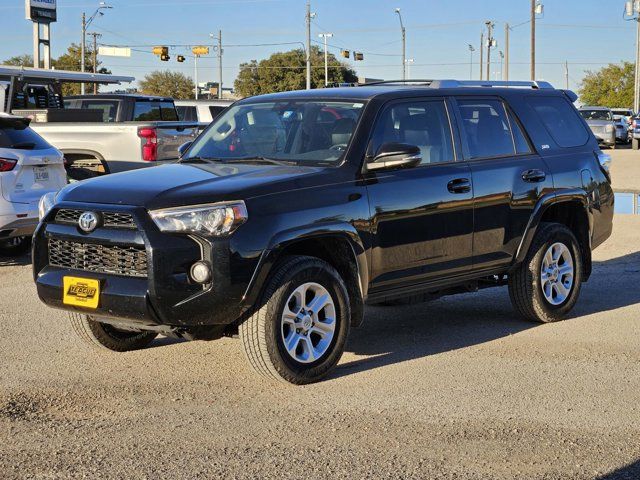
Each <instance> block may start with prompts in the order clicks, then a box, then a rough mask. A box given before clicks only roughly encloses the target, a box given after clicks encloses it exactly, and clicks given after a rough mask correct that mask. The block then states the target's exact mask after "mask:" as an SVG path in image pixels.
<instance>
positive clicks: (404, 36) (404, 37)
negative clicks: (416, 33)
mask: <svg viewBox="0 0 640 480" xmlns="http://www.w3.org/2000/svg"><path fill="white" fill-rule="evenodd" d="M396 13H397V14H398V19H400V31H401V33H402V80H406V79H407V31H406V29H405V28H404V23H403V22H402V13H401V12H400V9H399V8H396Z"/></svg>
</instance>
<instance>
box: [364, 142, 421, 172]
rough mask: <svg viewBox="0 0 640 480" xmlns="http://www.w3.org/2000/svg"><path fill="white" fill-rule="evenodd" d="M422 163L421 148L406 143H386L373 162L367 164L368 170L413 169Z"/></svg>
mask: <svg viewBox="0 0 640 480" xmlns="http://www.w3.org/2000/svg"><path fill="white" fill-rule="evenodd" d="M421 161H422V154H421V152H420V148H419V147H417V146H415V145H409V144H406V143H385V144H383V145H382V146H381V147H380V148H379V149H378V151H377V152H376V155H375V157H374V158H373V160H372V161H370V162H369V163H367V170H368V171H373V170H391V169H397V168H412V167H415V166H417V165H420V162H421Z"/></svg>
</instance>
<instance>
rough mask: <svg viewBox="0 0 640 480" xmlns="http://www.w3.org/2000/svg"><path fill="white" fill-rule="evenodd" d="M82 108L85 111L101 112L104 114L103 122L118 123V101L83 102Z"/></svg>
mask: <svg viewBox="0 0 640 480" xmlns="http://www.w3.org/2000/svg"><path fill="white" fill-rule="evenodd" d="M81 108H82V109H84V110H99V111H100V112H101V113H102V121H103V122H107V123H110V122H115V121H116V114H117V113H118V101H117V100H83V101H82V106H81Z"/></svg>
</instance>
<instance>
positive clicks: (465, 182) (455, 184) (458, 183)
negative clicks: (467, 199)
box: [447, 178, 471, 193]
mask: <svg viewBox="0 0 640 480" xmlns="http://www.w3.org/2000/svg"><path fill="white" fill-rule="evenodd" d="M447 190H449V191H450V192H451V193H469V192H470V191H471V182H470V181H469V179H468V178H456V179H455V180H451V181H450V182H449V183H447Z"/></svg>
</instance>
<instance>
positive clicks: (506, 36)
mask: <svg viewBox="0 0 640 480" xmlns="http://www.w3.org/2000/svg"><path fill="white" fill-rule="evenodd" d="M510 30H511V27H509V24H508V23H505V24H504V79H505V80H507V81H508V80H509V31H510Z"/></svg>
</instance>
